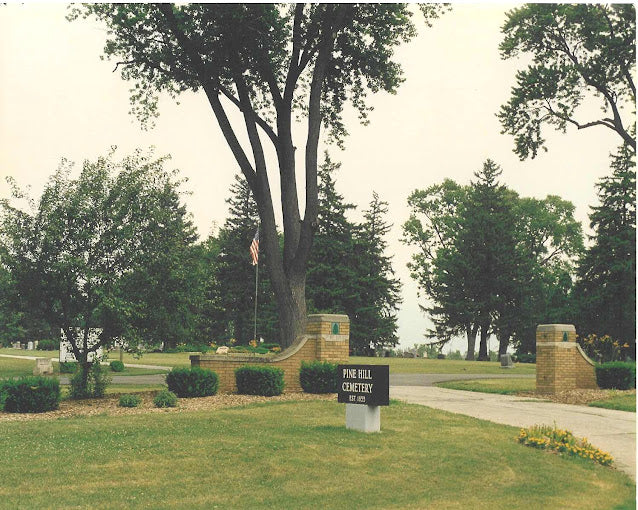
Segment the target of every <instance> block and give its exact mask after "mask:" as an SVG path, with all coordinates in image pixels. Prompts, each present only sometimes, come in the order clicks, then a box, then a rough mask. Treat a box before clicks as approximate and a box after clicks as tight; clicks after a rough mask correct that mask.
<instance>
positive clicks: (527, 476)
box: [0, 401, 635, 510]
mask: <svg viewBox="0 0 638 510" xmlns="http://www.w3.org/2000/svg"><path fill="white" fill-rule="evenodd" d="M344 422H345V409H344V406H343V405H341V404H337V403H336V402H328V401H306V402H282V403H266V404H253V405H249V406H244V407H236V408H226V409H221V410H216V411H197V412H182V413H179V412H166V413H159V414H158V413H154V414H141V415H128V416H95V417H90V418H68V419H59V420H50V421H48V420H46V421H42V420H37V421H21V422H0V434H1V436H2V437H3V441H2V442H1V443H0V458H2V460H3V461H2V462H1V463H0V497H1V498H2V499H1V500H2V506H3V507H5V508H38V507H46V508H80V507H81V508H85V507H91V508H108V509H114V508H154V509H155V508H157V509H161V508H206V509H208V508H215V507H217V508H220V509H221V508H239V509H245V508H281V509H301V508H309V509H317V508H321V509H332V508H334V509H339V510H342V509H344V508H348V509H359V508H379V509H392V508H397V509H417V508H418V509H424V508H428V509H443V508H445V509H455V508H458V509H468V508H471V509H490V510H491V509H508V510H509V509H530V508H539V509H540V508H548V509H549V508H561V509H567V508H574V509H595V510H601V509H613V508H634V505H635V484H634V483H633V482H632V480H631V479H630V478H629V477H628V476H627V475H625V474H623V473H621V472H619V471H616V470H614V469H611V468H606V467H602V466H598V465H595V464H593V463H590V462H587V461H585V460H583V459H578V458H563V457H560V456H558V455H552V454H549V453H547V452H543V451H540V450H536V449H532V448H528V447H524V446H522V445H519V444H518V443H516V441H515V438H516V436H517V433H518V430H517V429H515V428H513V427H506V426H502V425H496V424H493V423H489V422H484V421H480V420H476V419H473V418H469V417H464V416H460V415H454V414H451V413H446V412H443V411H436V410H432V409H428V408H426V407H422V406H413V405H408V404H403V403H394V402H393V403H392V405H390V406H389V407H384V408H382V411H381V428H382V432H381V433H380V434H364V433H360V432H356V431H351V430H346V429H345V427H344Z"/></svg>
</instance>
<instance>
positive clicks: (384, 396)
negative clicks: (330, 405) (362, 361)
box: [337, 365, 390, 406]
mask: <svg viewBox="0 0 638 510" xmlns="http://www.w3.org/2000/svg"><path fill="white" fill-rule="evenodd" d="M337 372H338V386H337V396H338V398H337V400H338V401H339V402H340V403H342V404H362V405H368V406H387V405H389V404H390V367H389V366H388V365H339V366H338V367H337Z"/></svg>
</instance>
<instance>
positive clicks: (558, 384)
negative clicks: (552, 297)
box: [536, 324, 598, 393]
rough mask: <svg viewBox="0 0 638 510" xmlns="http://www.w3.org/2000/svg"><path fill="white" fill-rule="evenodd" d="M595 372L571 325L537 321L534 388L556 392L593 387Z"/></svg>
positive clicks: (540, 391) (545, 391) (541, 391)
mask: <svg viewBox="0 0 638 510" xmlns="http://www.w3.org/2000/svg"><path fill="white" fill-rule="evenodd" d="M595 388H598V385H597V384H596V371H595V369H594V362H593V361H592V360H590V359H589V358H588V357H587V356H586V355H585V353H584V352H583V350H582V349H581V348H580V345H578V344H577V343H576V328H575V327H574V326H573V325H571V324H540V325H539V326H538V327H537V328H536V391H537V392H539V393H557V392H559V391H566V390H574V389H595Z"/></svg>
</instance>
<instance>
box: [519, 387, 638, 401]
mask: <svg viewBox="0 0 638 510" xmlns="http://www.w3.org/2000/svg"><path fill="white" fill-rule="evenodd" d="M517 395H520V396H522V397H534V398H539V399H543V400H551V401H552V402H557V403H559V404H576V405H586V404H589V403H590V402H596V401H597V400H605V399H608V398H611V397H614V396H618V395H634V396H635V395H636V390H627V391H620V390H569V391H561V392H558V393H554V394H551V393H550V394H547V393H536V392H534V391H522V392H520V393H517Z"/></svg>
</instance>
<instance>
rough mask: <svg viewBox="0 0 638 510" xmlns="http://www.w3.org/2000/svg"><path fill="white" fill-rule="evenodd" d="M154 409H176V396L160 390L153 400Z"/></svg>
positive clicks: (170, 392)
mask: <svg viewBox="0 0 638 510" xmlns="http://www.w3.org/2000/svg"><path fill="white" fill-rule="evenodd" d="M153 404H155V407H177V395H175V393H173V392H172V391H168V390H162V391H160V392H159V393H158V394H157V395H155V398H154V399H153Z"/></svg>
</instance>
